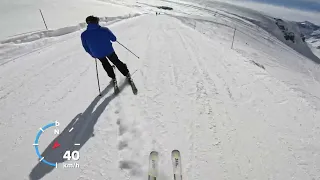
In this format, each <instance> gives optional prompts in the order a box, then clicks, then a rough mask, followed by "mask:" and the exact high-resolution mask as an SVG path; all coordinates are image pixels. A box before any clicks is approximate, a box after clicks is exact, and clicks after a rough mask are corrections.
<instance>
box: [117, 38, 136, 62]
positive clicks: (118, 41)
mask: <svg viewBox="0 0 320 180" xmlns="http://www.w3.org/2000/svg"><path fill="white" fill-rule="evenodd" d="M117 43H119V44H120V45H121V46H122V47H124V48H126V50H128V51H129V52H131V54H133V55H134V56H136V57H137V58H138V59H140V58H139V56H137V55H136V54H134V53H133V52H132V51H130V49H128V48H127V47H125V46H124V45H123V44H121V43H120V42H119V41H117Z"/></svg>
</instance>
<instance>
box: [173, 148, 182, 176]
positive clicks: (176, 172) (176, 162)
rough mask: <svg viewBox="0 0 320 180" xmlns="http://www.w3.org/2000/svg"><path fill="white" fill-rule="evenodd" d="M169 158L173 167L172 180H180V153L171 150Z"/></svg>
mask: <svg viewBox="0 0 320 180" xmlns="http://www.w3.org/2000/svg"><path fill="white" fill-rule="evenodd" d="M171 158H172V165H173V178H174V180H182V173H181V172H182V171H181V169H182V167H181V156H180V152H179V151H178V150H173V151H172V153H171Z"/></svg>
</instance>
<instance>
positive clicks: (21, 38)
mask: <svg viewBox="0 0 320 180" xmlns="http://www.w3.org/2000/svg"><path fill="white" fill-rule="evenodd" d="M139 15H141V14H139V13H136V14H129V15H124V16H116V17H101V18H100V22H101V25H102V26H103V25H108V24H110V23H114V22H117V21H120V20H123V19H128V18H132V17H136V16H139ZM86 26H87V24H86V23H79V24H78V25H75V26H69V27H63V28H59V29H55V30H47V31H40V32H34V33H30V34H23V35H18V36H15V37H11V38H8V39H5V40H3V41H1V42H0V43H1V44H5V43H14V44H20V43H26V42H32V41H36V40H39V39H42V38H50V37H58V36H63V35H66V34H69V33H73V32H76V31H79V30H82V29H83V28H85V27H86Z"/></svg>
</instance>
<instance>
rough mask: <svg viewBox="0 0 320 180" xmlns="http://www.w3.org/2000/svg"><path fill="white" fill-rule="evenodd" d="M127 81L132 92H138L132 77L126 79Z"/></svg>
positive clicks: (135, 93)
mask: <svg viewBox="0 0 320 180" xmlns="http://www.w3.org/2000/svg"><path fill="white" fill-rule="evenodd" d="M128 82H129V84H130V86H131V89H132V92H133V94H134V95H137V94H138V89H137V87H136V85H135V84H134V82H133V80H132V79H128Z"/></svg>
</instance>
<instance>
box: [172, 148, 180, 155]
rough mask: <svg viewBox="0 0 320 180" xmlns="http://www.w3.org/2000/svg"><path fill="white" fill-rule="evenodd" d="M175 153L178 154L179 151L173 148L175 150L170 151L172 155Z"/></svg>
mask: <svg viewBox="0 0 320 180" xmlns="http://www.w3.org/2000/svg"><path fill="white" fill-rule="evenodd" d="M176 154H177V155H179V154H180V151H179V150H176V149H175V150H173V151H172V155H176Z"/></svg>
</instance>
